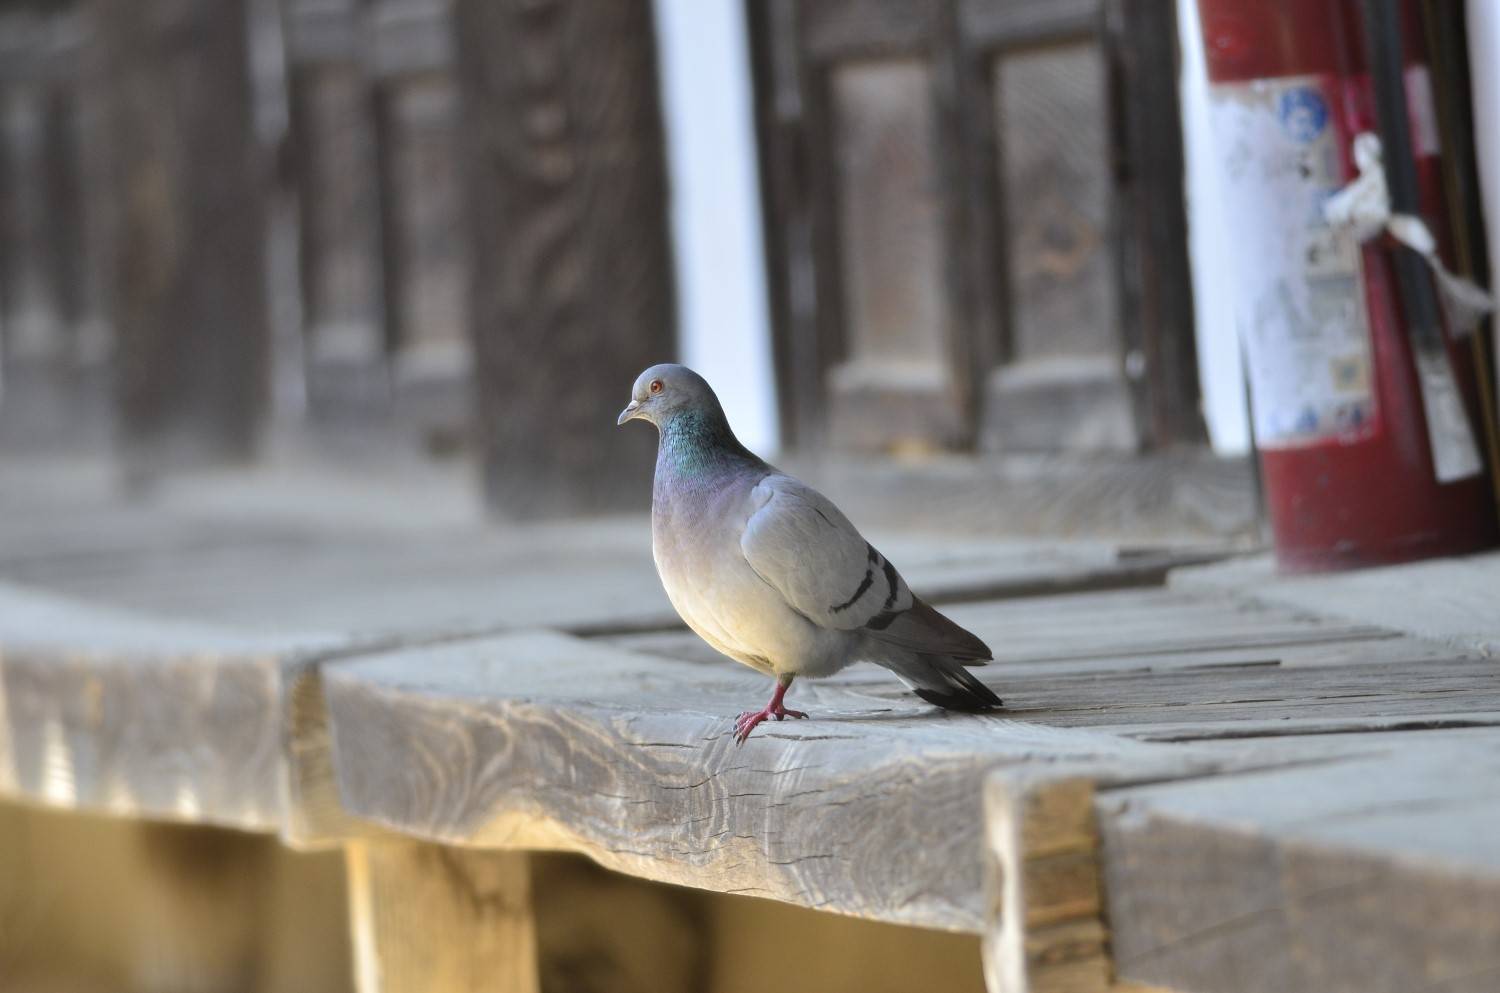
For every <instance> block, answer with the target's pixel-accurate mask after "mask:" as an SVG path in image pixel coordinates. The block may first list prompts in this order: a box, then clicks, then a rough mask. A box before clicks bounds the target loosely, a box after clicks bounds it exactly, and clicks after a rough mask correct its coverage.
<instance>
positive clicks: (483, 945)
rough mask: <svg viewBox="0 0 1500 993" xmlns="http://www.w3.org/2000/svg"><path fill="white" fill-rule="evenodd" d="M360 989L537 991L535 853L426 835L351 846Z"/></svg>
mask: <svg viewBox="0 0 1500 993" xmlns="http://www.w3.org/2000/svg"><path fill="white" fill-rule="evenodd" d="M346 852H347V871H348V880H349V913H350V919H351V924H352V929H353V934H354V957H355V981H356V987H357V989H358V990H359V993H453V991H459V990H463V991H466V993H536V991H537V990H538V989H539V988H540V984H539V982H538V979H537V945H536V923H535V921H534V919H533V917H532V912H531V883H530V869H529V866H528V865H527V860H526V856H525V855H523V854H513V853H504V852H481V851H473V850H467V849H459V848H445V847H443V846H440V845H432V844H426V843H421V842H406V841H361V842H350V844H349V845H348V846H347V848H346Z"/></svg>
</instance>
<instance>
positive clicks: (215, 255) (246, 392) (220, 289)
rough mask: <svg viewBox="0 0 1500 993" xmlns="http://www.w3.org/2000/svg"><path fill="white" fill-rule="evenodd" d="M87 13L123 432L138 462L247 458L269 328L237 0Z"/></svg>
mask: <svg viewBox="0 0 1500 993" xmlns="http://www.w3.org/2000/svg"><path fill="white" fill-rule="evenodd" d="M97 12H98V15H99V21H98V24H99V29H100V35H99V37H100V40H101V43H102V44H103V46H104V53H105V62H106V66H107V70H106V80H107V93H108V97H109V113H108V120H109V122H110V125H111V127H110V134H109V146H110V154H111V158H112V162H113V167H114V189H115V191H116V192H115V197H114V207H115V219H114V224H113V227H114V230H115V235H116V236H115V239H114V241H115V244H114V249H113V251H114V274H115V278H114V285H115V294H114V298H115V312H114V315H113V316H114V325H115V329H116V333H117V340H118V353H117V361H118V365H119V403H120V415H121V428H122V440H123V441H124V443H125V445H126V448H127V450H128V453H129V455H130V456H131V462H132V466H133V468H134V470H135V471H136V473H137V474H149V473H151V472H152V471H154V470H156V469H157V468H159V467H161V466H162V465H163V464H171V463H176V462H184V461H202V460H217V459H223V458H244V457H247V456H249V455H251V454H252V453H253V451H254V448H255V442H256V437H257V433H258V429H259V427H260V422H261V416H262V413H263V411H264V408H265V400H266V392H267V391H266V376H267V373H266V370H267V365H268V342H269V334H268V330H267V319H266V301H265V250H264V237H265V223H264V190H263V182H262V180H263V175H262V173H263V168H262V164H261V156H260V151H259V149H258V148H257V146H256V144H255V139H254V132H253V128H252V122H251V116H250V115H251V86H250V73H249V67H248V52H247V38H246V33H247V17H246V11H245V0H229V2H221V0H187V2H184V0H103V2H101V3H99V4H98V5H97Z"/></svg>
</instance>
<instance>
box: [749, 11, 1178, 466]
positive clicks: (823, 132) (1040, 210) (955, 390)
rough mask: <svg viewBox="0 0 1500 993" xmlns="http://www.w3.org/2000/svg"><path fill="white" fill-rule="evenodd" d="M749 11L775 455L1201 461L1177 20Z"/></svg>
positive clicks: (1128, 15)
mask: <svg viewBox="0 0 1500 993" xmlns="http://www.w3.org/2000/svg"><path fill="white" fill-rule="evenodd" d="M748 10H749V13H750V17H751V29H752V37H753V39H754V43H755V60H754V61H755V70H756V75H757V94H758V104H757V120H758V124H759V127H760V136H761V155H762V176H763V179H764V190H765V202H766V218H767V241H768V256H769V261H770V271H771V287H772V308H773V314H774V315H775V320H776V329H775V334H776V346H777V347H776V355H777V361H778V372H779V383H780V386H781V396H780V400H781V405H782V415H783V416H782V420H783V423H784V424H785V425H786V428H787V433H788V439H787V440H788V441H789V442H791V443H793V444H797V445H814V446H817V445H823V444H829V445H832V446H834V447H844V448H854V449H866V450H871V449H873V450H879V449H890V448H904V447H911V446H917V447H941V448H970V447H975V446H978V447H982V448H986V449H994V450H1008V451H1014V450H1044V451H1045V450H1134V449H1136V448H1139V447H1141V446H1143V445H1160V444H1166V443H1169V442H1174V441H1179V440H1195V439H1197V438H1199V437H1201V430H1202V429H1201V425H1200V419H1199V416H1198V411H1197V401H1198V395H1197V379H1196V372H1195V368H1196V367H1195V361H1194V357H1193V353H1192V318H1191V314H1192V308H1191V298H1190V295H1189V294H1190V291H1189V286H1188V272H1187V259H1186V248H1185V225H1184V218H1183V204H1182V174H1181V170H1182V155H1181V135H1180V129H1179V126H1178V106H1177V98H1176V34H1175V27H1176V26H1175V18H1174V17H1173V15H1172V10H1173V5H1172V4H1169V3H1162V2H1157V0H769V2H761V0H750V2H749V6H748Z"/></svg>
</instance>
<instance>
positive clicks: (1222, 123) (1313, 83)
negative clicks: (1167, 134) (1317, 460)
mask: <svg viewBox="0 0 1500 993" xmlns="http://www.w3.org/2000/svg"><path fill="white" fill-rule="evenodd" d="M1333 92H1334V91H1333V90H1332V89H1331V85H1330V84H1329V82H1327V81H1325V77H1319V76H1295V77H1283V78H1279V79H1266V80H1254V81H1248V82H1240V83H1219V84H1215V85H1214V86H1213V87H1211V88H1210V101H1211V107H1212V115H1213V125H1214V144H1215V147H1216V149H1217V152H1218V160H1219V168H1220V182H1221V183H1222V184H1223V188H1222V195H1223V196H1224V200H1225V207H1226V210H1225V216H1226V220H1227V222H1228V224H1229V239H1228V243H1229V252H1230V255H1231V256H1232V257H1233V262H1234V286H1235V294H1234V296H1235V299H1234V309H1235V323H1236V325H1237V326H1238V328H1239V332H1240V338H1241V341H1242V342H1243V343H1244V348H1245V359H1246V369H1247V374H1248V376H1249V378H1250V395H1251V408H1252V412H1253V417H1254V423H1255V436H1256V438H1255V440H1256V444H1257V445H1259V446H1260V447H1262V448H1289V447H1295V446H1300V445H1308V444H1313V443H1316V442H1319V441H1323V440H1326V439H1329V438H1336V437H1349V436H1351V435H1353V436H1357V435H1359V434H1362V433H1365V432H1367V431H1369V430H1371V429H1372V428H1373V426H1374V420H1375V413H1376V411H1375V394H1374V389H1373V376H1372V370H1371V360H1370V331H1369V320H1368V317H1367V315H1366V312H1365V298H1364V290H1363V283H1362V279H1361V275H1362V273H1361V269H1362V266H1361V256H1360V248H1359V245H1358V244H1357V243H1356V242H1355V240H1354V239H1353V238H1352V237H1351V236H1349V235H1347V234H1341V233H1339V232H1336V231H1334V229H1333V228H1331V227H1329V225H1328V223H1327V222H1326V221H1325V220H1324V219H1323V211H1322V204H1323V201H1324V200H1325V199H1327V198H1328V196H1330V195H1331V194H1333V193H1334V192H1336V191H1337V190H1338V189H1339V188H1340V187H1341V186H1342V185H1343V183H1344V179H1343V172H1342V169H1341V167H1340V158H1339V147H1338V137H1337V135H1338V131H1337V129H1336V128H1335V127H1334V124H1333V121H1332V113H1333V106H1332V94H1333Z"/></svg>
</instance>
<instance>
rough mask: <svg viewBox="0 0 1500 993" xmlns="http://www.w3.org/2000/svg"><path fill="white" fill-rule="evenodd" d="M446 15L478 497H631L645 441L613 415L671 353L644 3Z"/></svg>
mask: <svg viewBox="0 0 1500 993" xmlns="http://www.w3.org/2000/svg"><path fill="white" fill-rule="evenodd" d="M455 13H456V24H457V34H458V68H459V85H460V89H461V91H462V95H463V98H464V105H465V108H466V113H467V115H468V117H469V121H470V124H469V126H468V127H467V128H465V131H464V137H465V146H466V151H465V158H466V164H467V166H468V169H469V219H470V223H471V226H472V237H473V246H474V255H473V259H474V280H473V286H474V289H473V296H472V302H473V314H472V323H473V328H474V334H475V339H476V359H477V363H478V369H477V373H478V375H477V382H476V390H477V392H478V394H479V411H480V417H481V431H482V433H483V445H484V450H485V462H486V474H487V487H488V493H489V496H490V499H491V502H492V504H493V505H494V506H495V508H496V509H497V510H500V511H502V512H504V513H508V514H510V515H513V516H517V517H540V516H545V515H567V514H572V513H577V512H588V511H599V510H606V509H618V508H622V507H642V506H644V505H645V502H646V500H647V497H648V495H649V493H650V483H649V480H650V475H651V469H652V454H651V453H652V449H653V446H654V445H655V442H656V439H655V438H654V437H652V436H651V432H650V431H649V429H647V430H630V431H622V430H617V429H616V428H615V423H614V419H615V415H616V414H617V413H618V412H619V409H620V408H621V407H623V406H624V405H625V402H626V400H628V399H629V390H630V385H631V383H632V382H633V381H634V379H635V377H636V376H637V375H638V374H639V373H640V371H641V370H642V369H644V368H645V367H646V366H648V365H650V364H652V363H653V362H661V361H666V360H669V359H671V358H672V356H673V354H674V351H675V349H674V347H673V341H674V332H673V323H674V318H673V302H672V260H671V250H670V244H669V241H668V234H667V220H668V219H667V189H666V172H665V165H664V154H663V152H664V150H663V139H662V121H661V112H660V107H659V104H658V93H657V79H656V45H655V36H654V30H653V25H652V16H651V4H650V2H649V0H616V2H611V3H594V2H588V0H536V2H527V3H519V2H514V0H507V2H496V0H457V3H456V6H455ZM635 427H639V425H635Z"/></svg>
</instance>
